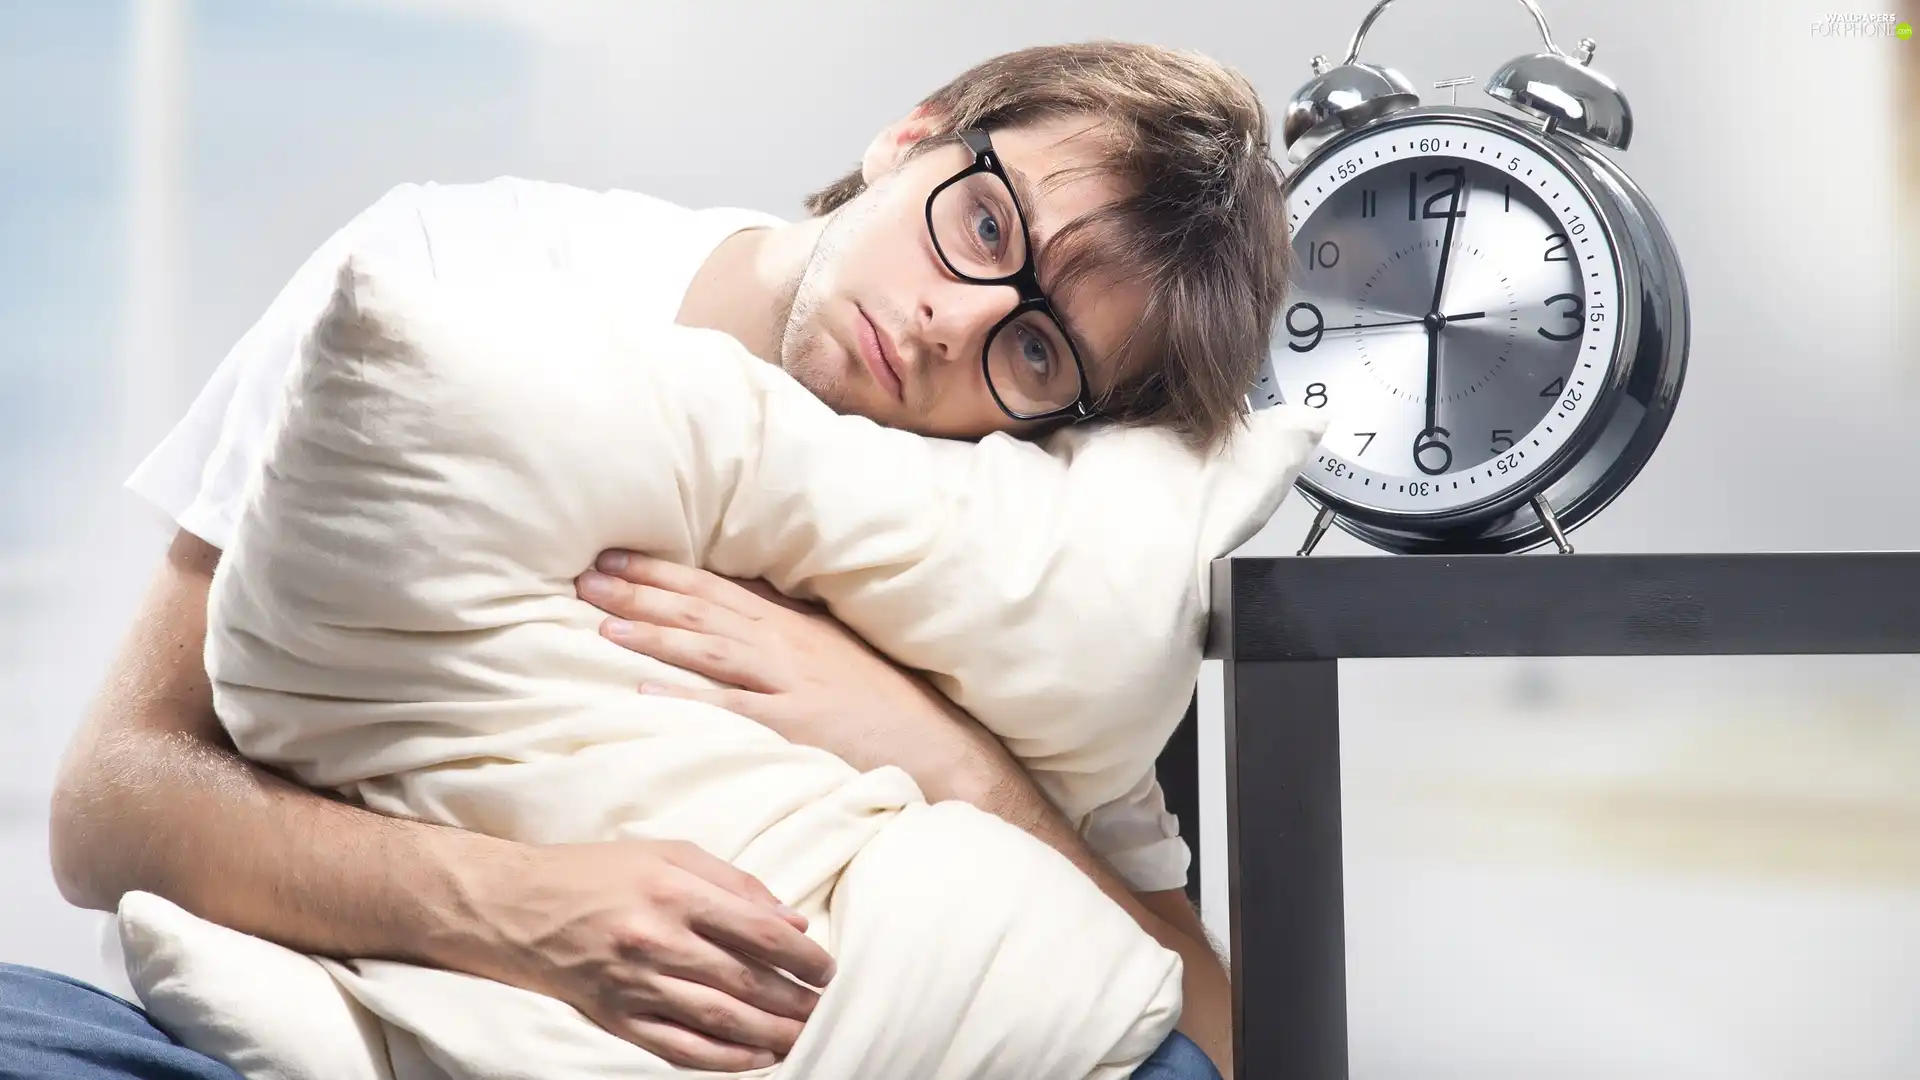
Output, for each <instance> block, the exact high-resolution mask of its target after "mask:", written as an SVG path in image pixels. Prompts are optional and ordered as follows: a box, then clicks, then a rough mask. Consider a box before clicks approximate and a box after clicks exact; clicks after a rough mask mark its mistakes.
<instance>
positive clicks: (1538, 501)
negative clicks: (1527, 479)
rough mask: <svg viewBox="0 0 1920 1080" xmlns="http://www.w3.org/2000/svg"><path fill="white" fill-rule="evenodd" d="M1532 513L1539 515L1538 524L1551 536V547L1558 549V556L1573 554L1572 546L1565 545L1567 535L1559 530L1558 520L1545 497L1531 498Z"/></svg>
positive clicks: (1551, 505) (1536, 496)
mask: <svg viewBox="0 0 1920 1080" xmlns="http://www.w3.org/2000/svg"><path fill="white" fill-rule="evenodd" d="M1533 512H1534V513H1536V514H1539V515H1540V524H1542V525H1545V526H1546V527H1547V532H1549V533H1551V534H1552V535H1553V546H1555V547H1557V548H1559V549H1560V554H1562V555H1571V554H1573V545H1572V544H1569V543H1567V534H1566V533H1565V532H1564V531H1562V530H1561V528H1560V519H1559V518H1557V517H1555V516H1554V513H1553V504H1552V503H1549V502H1548V501H1547V497H1546V496H1545V495H1535V496H1534V497H1533Z"/></svg>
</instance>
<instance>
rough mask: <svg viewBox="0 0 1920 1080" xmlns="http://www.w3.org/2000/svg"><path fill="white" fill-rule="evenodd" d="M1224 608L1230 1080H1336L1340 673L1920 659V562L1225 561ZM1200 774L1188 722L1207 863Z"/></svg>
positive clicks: (1342, 981) (1340, 1047) (1340, 1042)
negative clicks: (1538, 662)
mask: <svg viewBox="0 0 1920 1080" xmlns="http://www.w3.org/2000/svg"><path fill="white" fill-rule="evenodd" d="M1213 607H1214V614H1213V624H1212V626H1211V628H1210V631H1209V643H1208V650H1207V655H1208V656H1209V657H1210V658H1213V659H1219V660H1223V661H1225V664H1224V666H1225V673H1226V695H1225V705H1226V757H1227V778H1226V779H1227V783H1226V788H1227V866H1228V881H1229V897H1228V910H1229V911H1230V913H1231V919H1232V942H1231V950H1232V962H1233V978H1234V1047H1235V1050H1234V1052H1235V1057H1236V1062H1237V1068H1236V1072H1237V1074H1238V1075H1239V1076H1240V1077H1242V1078H1244V1080H1345V1078H1346V1076H1347V995H1346V954H1345V911H1344V894H1343V891H1342V882H1341V839H1340V686H1339V664H1340V661H1341V660H1349V659H1374V658H1384V657H1402V658H1412V657H1473V656H1709V655H1722V656H1726V655H1763V654H1773V655H1780V654H1803V655H1811V654H1828V655H1831V654H1867V653H1920V552H1789V553H1761V554H1718V555H1716V554H1669V555H1604V554H1599V555H1586V554H1573V555H1560V554H1554V553H1551V552H1549V553H1544V554H1534V555H1517V556H1515V555H1508V556H1467V557H1457V558H1456V557H1446V556H1398V557H1393V556H1358V557H1327V556H1310V557H1306V558H1298V557H1294V558H1261V559H1222V560H1220V561H1218V562H1216V563H1215V564H1214V566H1213ZM1197 769H1198V754H1197V751H1196V747H1195V733H1194V717H1193V711H1192V710H1189V714H1188V722H1187V723H1185V724H1183V725H1182V726H1181V729H1180V731H1179V732H1178V733H1177V734H1176V736H1175V738H1174V742H1173V744H1172V745H1170V746H1169V747H1168V749H1167V753H1166V755H1165V756H1164V757H1163V758H1162V761H1161V770H1160V771H1161V775H1162V784H1163V786H1164V787H1165V788H1166V790H1167V796H1168V802H1169V804H1170V805H1171V807H1172V808H1173V810H1174V812H1175V813H1176V814H1177V815H1178V816H1179V817H1180V818H1181V819H1182V827H1183V831H1184V832H1185V835H1186V836H1188V837H1189V838H1190V839H1189V842H1190V843H1192V844H1193V845H1194V847H1195V850H1196V851H1197V850H1198V846H1199V845H1198V837H1199V827H1198V814H1197V809H1198V802H1197V783H1196V781H1195V777H1196V775H1197ZM1194 876H1195V878H1196V879H1197V877H1198V874H1197V868H1196V873H1195V875H1194ZM1195 895H1196V897H1197V895H1198V894H1197V890H1196V891H1195Z"/></svg>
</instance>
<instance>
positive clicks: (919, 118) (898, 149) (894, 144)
mask: <svg viewBox="0 0 1920 1080" xmlns="http://www.w3.org/2000/svg"><path fill="white" fill-rule="evenodd" d="M939 119H940V118H939V117H938V116H937V115H936V114H935V113H934V111H933V109H932V107H931V106H927V105H918V106H915V107H914V110H913V111H912V112H910V113H908V114H907V115H905V116H903V117H901V118H900V119H898V120H896V121H894V122H893V123H891V124H888V125H887V126H886V127H884V128H881V129H880V133H879V134H878V135H875V136H874V137H873V141H872V142H871V143H868V144H867V152H866V153H865V154H864V155H862V156H861V158H860V174H861V176H863V177H864V178H865V179H866V181H867V183H869V184H872V183H873V182H874V181H876V180H878V179H880V178H881V177H882V176H885V175H886V174H887V173H889V172H892V171H893V170H894V169H895V168H896V167H897V166H899V164H900V162H901V161H902V160H904V159H905V158H906V156H907V151H908V150H909V149H911V148H912V147H913V144H914V143H917V142H919V141H920V140H921V139H924V138H926V137H927V136H929V135H934V134H937V133H938V132H939V131H940V122H939Z"/></svg>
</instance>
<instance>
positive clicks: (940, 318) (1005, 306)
mask: <svg viewBox="0 0 1920 1080" xmlns="http://www.w3.org/2000/svg"><path fill="white" fill-rule="evenodd" d="M1018 299H1019V294H1017V293H1015V292H1014V291H1013V287H1012V286H1010V285H974V284H970V283H968V282H964V281H954V282H943V283H941V287H940V288H938V289H936V290H934V291H933V292H931V293H929V294H928V295H927V296H926V297H925V298H924V299H923V300H922V301H921V303H920V322H921V329H922V331H923V333H924V334H925V338H926V344H927V352H928V353H929V354H930V355H929V359H934V360H954V359H965V358H975V357H978V356H979V355H980V350H981V349H983V348H985V347H986V341H987V334H988V333H989V332H990V331H992V329H993V327H994V324H996V323H998V322H999V321H1000V320H1001V319H1004V318H1006V317H1007V313H1008V312H1010V311H1012V310H1013V305H1014V304H1015V302H1017V301H1018Z"/></svg>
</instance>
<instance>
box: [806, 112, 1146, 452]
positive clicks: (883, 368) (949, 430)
mask: <svg viewBox="0 0 1920 1080" xmlns="http://www.w3.org/2000/svg"><path fill="white" fill-rule="evenodd" d="M1094 123H1095V122H1094V121H1092V120H1090V119H1084V118H1079V119H1076V118H1066V119H1059V120H1053V121H1046V122H1040V123H1036V124H1032V125H1028V126H1023V127H1019V128H1012V129H1005V130H998V131H994V132H991V135H992V137H993V146H994V149H995V151H997V152H998V154H999V157H1000V160H1001V164H1002V165H1003V167H1004V168H1005V169H1006V170H1007V172H1008V173H1009V174H1012V175H1014V176H1015V179H1016V183H1018V182H1019V179H1020V177H1021V175H1022V174H1023V175H1024V177H1025V179H1026V181H1027V183H1026V184H1025V187H1027V188H1028V189H1029V191H1030V192H1031V193H1032V198H1031V201H1030V202H1023V203H1022V204H1021V205H1020V211H1021V212H1022V213H1023V214H1024V215H1025V217H1026V221H1027V228H1028V229H1029V230H1030V231H1031V233H1032V236H1033V243H1034V250H1035V253H1036V258H1037V266H1038V270H1039V277H1040V285H1041V287H1042V288H1043V289H1046V288H1047V286H1048V284H1049V280H1050V276H1049V275H1050V272H1051V270H1052V269H1053V265H1052V264H1053V263H1055V262H1057V259H1051V260H1050V259H1049V252H1048V238H1049V237H1050V236H1051V235H1052V234H1053V232H1054V231H1055V230H1057V229H1058V228H1060V227H1061V226H1063V225H1064V224H1066V223H1067V222H1069V221H1072V220H1073V219H1075V218H1077V217H1079V216H1080V215H1082V214H1084V213H1087V212H1088V211H1090V210H1094V209H1097V208H1099V207H1100V206H1102V205H1104V204H1106V203H1108V202H1111V201H1112V200H1113V199H1114V198H1115V197H1116V195H1117V194H1118V193H1117V191H1116V189H1115V188H1114V187H1113V186H1112V184H1111V182H1110V181H1108V180H1107V179H1106V177H1105V175H1104V174H1103V173H1101V172H1099V171H1097V170H1089V171H1087V172H1084V173H1077V174H1075V175H1074V176H1073V177H1072V178H1071V179H1070V180H1066V181H1064V182H1057V183H1046V182H1044V181H1046V179H1047V178H1048V177H1050V176H1052V175H1053V174H1054V173H1055V172H1057V171H1059V170H1063V169H1078V168H1081V167H1083V166H1085V165H1088V164H1091V163H1092V162H1093V160H1094V156H1093V155H1094V150H1095V148H1094V146H1093V145H1092V144H1091V142H1090V140H1089V139H1088V138H1087V137H1086V136H1087V135H1088V134H1089V132H1090V129H1091V127H1092V125H1093V124H1094ZM911 135H912V132H911V130H910V129H909V130H908V131H907V132H906V135H905V137H903V138H901V139H899V141H898V142H897V144H896V143H893V142H886V141H885V140H886V139H887V136H883V137H882V140H883V141H881V142H876V147H878V148H879V153H877V154H876V153H873V152H870V154H869V157H868V163H867V174H868V175H867V180H868V189H867V190H866V191H864V192H862V193H861V194H860V196H859V197H858V198H856V199H854V200H853V201H851V202H850V203H848V204H847V205H846V206H844V207H842V208H841V209H840V210H839V212H838V213H837V214H836V215H835V216H834V218H833V220H831V221H830V222H829V223H828V224H827V225H826V227H825V228H824V230H823V231H822V233H821V235H820V238H819V242H818V243H817V244H816V245H815V247H814V250H813V252H812V254H811V255H810V256H809V257H808V260H807V264H806V267H805V269H804V270H803V271H802V272H801V275H800V278H799V280H798V281H797V282H796V283H795V286H794V298H793V305H792V310H791V313H790V315H789V317H788V319H787V323H786V329H785V333H784V336H783V339H782V341H781V345H780V353H781V356H780V363H781V367H782V368H784V369H785V370H786V371H787V372H788V373H789V374H791V375H793V376H794V378H795V379H797V380H798V381H799V382H800V383H801V384H802V385H804V386H806V387H807V389H809V390H811V391H812V392H813V393H814V394H815V395H816V396H818V397H819V398H820V399H821V400H822V401H824V402H826V403H827V404H828V405H829V406H831V407H832V408H834V409H835V410H837V411H839V412H843V413H855V414H859V415H862V416H866V417H868V418H870V419H872V420H874V421H875V422H877V423H880V424H884V425H886V426H889V427H895V428H901V429H904V430H908V431H913V432H918V433H920V434H923V435H932V436H941V437H947V438H961V439H972V438H979V437H981V436H984V435H986V434H989V433H991V432H994V431H1010V432H1014V433H1016V434H1019V433H1023V432H1026V431H1028V430H1031V429H1033V428H1034V426H1035V425H1034V424H1032V423H1031V422H1023V421H1020V420H1016V419H1014V418H1013V417H1011V416H1008V415H1007V414H1006V412H1004V411H1002V410H1001V408H1000V406H999V405H998V404H996V403H995V401H994V397H993V393H992V392H991V391H990V390H989V389H988V384H987V377H986V373H985V371H984V370H983V367H982V363H981V356H982V352H983V350H984V349H985V347H986V341H987V335H988V334H989V333H990V332H991V331H992V330H993V328H994V326H995V325H996V324H998V323H999V322H1000V321H1001V320H1002V319H1003V318H1005V317H1006V315H1007V313H1008V312H1010V311H1012V310H1013V307H1014V305H1015V303H1016V301H1017V297H1016V295H1015V293H1014V290H1013V288H1012V287H1010V286H1005V285H994V286H983V285H976V284H973V283H970V282H967V281H963V280H961V279H960V278H957V277H955V276H954V275H953V274H952V273H951V272H950V271H949V270H948V269H947V267H946V265H945V264H944V263H943V262H942V261H941V259H940V256H939V254H938V253H937V252H936V251H935V249H934V245H933V240H932V238H931V236H930V235H929V233H928V230H927V217H926V205H927V196H928V194H929V193H930V192H931V191H933V189H934V188H935V187H936V186H938V185H939V184H940V183H941V182H943V181H945V180H946V179H947V178H949V177H951V176H952V175H953V174H955V173H956V172H959V171H960V170H962V169H964V168H966V167H967V166H969V165H970V164H972V162H973V153H972V151H970V150H969V149H967V147H966V146H965V145H964V144H962V143H959V142H957V141H956V142H953V143H952V144H951V145H944V146H940V147H938V148H937V149H931V150H927V151H924V152H922V153H920V154H918V155H915V156H913V157H911V158H908V159H906V160H904V161H901V160H900V157H899V156H897V155H896V153H895V152H894V148H895V147H896V145H897V148H898V149H899V150H902V151H903V150H904V147H905V145H906V144H907V143H910V142H911ZM1007 225H1008V228H1017V226H1015V225H1014V223H1012V222H1008V223H1007ZM1082 282H1083V283H1082V284H1081V285H1080V286H1079V287H1078V288H1076V289H1074V290H1072V291H1071V292H1067V293H1060V292H1056V291H1054V290H1048V299H1049V300H1050V301H1051V302H1052V304H1053V306H1054V309H1055V310H1056V311H1058V312H1060V313H1061V314H1062V316H1063V319H1064V321H1065V322H1066V323H1067V324H1068V325H1069V326H1070V327H1073V328H1074V329H1076V330H1078V331H1079V337H1078V338H1077V339H1076V340H1075V342H1074V344H1075V346H1076V347H1077V348H1078V349H1079V351H1080V358H1081V361H1082V363H1083V364H1085V365H1086V369H1087V381H1088V382H1089V383H1090V384H1091V389H1092V390H1093V391H1094V392H1095V393H1098V392H1099V391H1101V390H1103V389H1105V388H1106V387H1107V386H1108V385H1110V383H1111V381H1112V378H1113V374H1114V373H1113V371H1112V367H1113V364H1112V361H1111V360H1110V359H1109V358H1110V357H1111V356H1112V355H1113V353H1114V351H1115V350H1116V348H1117V347H1118V345H1119V344H1120V342H1121V341H1123V340H1124V339H1125V337H1126V336H1127V334H1128V333H1129V332H1130V331H1131V330H1132V328H1133V326H1134V324H1135V323H1136V322H1137V321H1138V320H1139V318H1140V314H1141V311H1142V308H1143V307H1144V304H1145V290H1144V288H1143V287H1142V286H1141V285H1140V284H1139V283H1138V282H1122V281H1119V280H1115V279H1114V277H1113V276H1112V275H1107V274H1102V273H1095V274H1093V275H1091V276H1089V277H1087V278H1084V279H1082ZM876 343H877V344H878V345H879V350H878V352H879V355H878V356H877V357H876V355H875V349H874V345H875V344H876ZM1001 347H1002V345H1001V344H996V348H1001ZM876 361H877V362H876ZM1069 363H1070V361H1069ZM1002 389H1003V392H1004V390H1005V388H1004V387H1003V388H1002Z"/></svg>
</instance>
